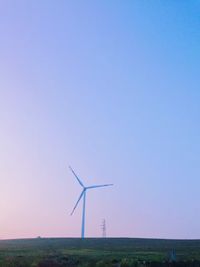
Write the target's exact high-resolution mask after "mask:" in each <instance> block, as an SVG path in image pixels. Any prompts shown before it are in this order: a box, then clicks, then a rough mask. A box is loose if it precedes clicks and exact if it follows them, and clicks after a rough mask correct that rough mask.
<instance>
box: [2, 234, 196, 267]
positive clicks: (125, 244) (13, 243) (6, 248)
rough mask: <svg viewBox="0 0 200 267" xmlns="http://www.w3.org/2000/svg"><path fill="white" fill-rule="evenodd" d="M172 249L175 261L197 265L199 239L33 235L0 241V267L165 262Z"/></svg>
mask: <svg viewBox="0 0 200 267" xmlns="http://www.w3.org/2000/svg"><path fill="white" fill-rule="evenodd" d="M172 249H174V250H175V251H176V255H177V261H178V262H186V261H187V262H196V263H195V264H196V265H194V264H193V265H194V266H199V265H197V261H200V240H161V239H134V238H106V239H103V238H87V239H85V240H81V239H78V238H36V239H21V240H2V241H0V267H1V266H2V267H29V266H32V267H33V266H35V267H36V266H37V267H48V266H52V267H54V266H55V267H59V266H63V267H64V266H72V267H73V266H80V267H81V266H91V267H92V266H97V267H101V266H102V267H103V266H119V263H121V264H120V265H121V266H122V267H123V266H144V265H145V266H146V262H149V263H150V262H154V263H156V262H157V263H160V264H161V263H163V262H165V261H166V260H167V259H168V255H169V252H170V251H172ZM117 264H118V265H117ZM154 265H155V264H154ZM187 265H188V264H187ZM190 265H191V264H190ZM193 265H191V266H193ZM158 266H159V265H158ZM182 266H183V265H182Z"/></svg>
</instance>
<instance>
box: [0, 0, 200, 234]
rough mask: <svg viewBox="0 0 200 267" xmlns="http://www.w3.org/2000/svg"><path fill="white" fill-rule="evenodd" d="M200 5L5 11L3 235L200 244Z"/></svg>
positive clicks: (0, 158) (68, 4)
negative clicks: (89, 188)
mask: <svg viewBox="0 0 200 267" xmlns="http://www.w3.org/2000/svg"><path fill="white" fill-rule="evenodd" d="M199 11H200V2H199V1H197V0H196V1H195V0H194V1H139V0H138V1H73V2H72V1H45V0H43V1H23V0H21V1H14V0H13V1H2V2H1V3H0V33H1V42H0V51H1V52H0V57H1V60H0V69H1V80H0V121H1V131H0V181H1V192H0V203H1V204H0V209H1V220H0V236H1V237H2V238H13V237H35V236H37V235H41V236H79V235H80V222H81V206H79V208H78V209H77V211H76V213H75V214H74V216H73V217H70V216H69V214H70V212H71V209H72V208H73V205H74V203H75V201H76V198H77V197H78V195H79V193H80V190H81V189H80V187H79V185H78V184H77V182H76V181H75V180H74V177H73V176H72V175H71V173H70V172H69V170H68V168H67V166H68V165H69V164H70V165H72V167H73V168H74V169H75V170H76V171H77V173H78V174H80V176H81V177H82V179H83V180H84V181H85V183H86V184H93V183H107V182H108V183H114V184H115V186H114V187H113V188H106V189H102V190H96V192H89V194H88V199H87V214H86V216H87V221H86V235H87V236H101V229H100V224H101V221H102V219H103V218H105V219H106V221H107V228H108V236H129V237H165V238H200V231H199V221H200V217H199V215H198V214H199V205H198V203H199V201H200V197H199V190H198V189H199V186H200V180H199V174H200V168H199V156H200V152H199V151H200V142H199V141H200V126H199V114H200V107H199V103H200V90H199V86H198V85H199V81H200V78H199V77H200V75H199V69H200V68H199V67H200V66H199V65H200V63H199V62H200V50H199V43H200V42H199V41H200V31H199V26H200V17H199Z"/></svg>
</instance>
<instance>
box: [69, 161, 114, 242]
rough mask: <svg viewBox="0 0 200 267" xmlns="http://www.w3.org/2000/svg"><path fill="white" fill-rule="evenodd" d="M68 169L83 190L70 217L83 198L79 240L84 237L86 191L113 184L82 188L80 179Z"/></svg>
mask: <svg viewBox="0 0 200 267" xmlns="http://www.w3.org/2000/svg"><path fill="white" fill-rule="evenodd" d="M69 169H70V170H71V172H72V173H73V174H74V176H75V177H76V179H77V181H78V183H79V184H80V186H81V187H82V188H83V190H82V192H81V194H80V196H79V198H78V200H77V202H76V204H75V206H74V208H73V210H72V212H71V215H72V214H73V213H74V211H75V209H76V207H77V206H78V203H79V201H80V200H81V198H83V211H82V227H81V238H84V237H85V202H86V192H87V190H88V189H94V188H99V187H105V186H111V185H113V184H103V185H92V186H84V184H83V183H82V181H81V180H80V178H79V177H78V176H77V175H76V173H75V172H74V170H73V169H72V168H71V167H70V166H69Z"/></svg>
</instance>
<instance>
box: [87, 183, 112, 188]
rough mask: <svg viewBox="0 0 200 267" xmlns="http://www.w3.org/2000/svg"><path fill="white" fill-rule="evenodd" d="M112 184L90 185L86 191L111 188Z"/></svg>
mask: <svg viewBox="0 0 200 267" xmlns="http://www.w3.org/2000/svg"><path fill="white" fill-rule="evenodd" d="M112 185H113V184H102V185H92V186H88V187H86V189H93V188H98V187H105V186H112Z"/></svg>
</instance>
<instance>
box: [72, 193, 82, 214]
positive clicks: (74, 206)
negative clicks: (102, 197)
mask: <svg viewBox="0 0 200 267" xmlns="http://www.w3.org/2000/svg"><path fill="white" fill-rule="evenodd" d="M84 193H85V189H83V191H82V192H81V194H80V196H79V198H78V200H77V202H76V204H75V206H74V208H73V210H72V212H71V215H72V214H73V213H74V211H75V209H76V207H77V206H78V203H79V201H80V200H81V198H82V196H83V194H84Z"/></svg>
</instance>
